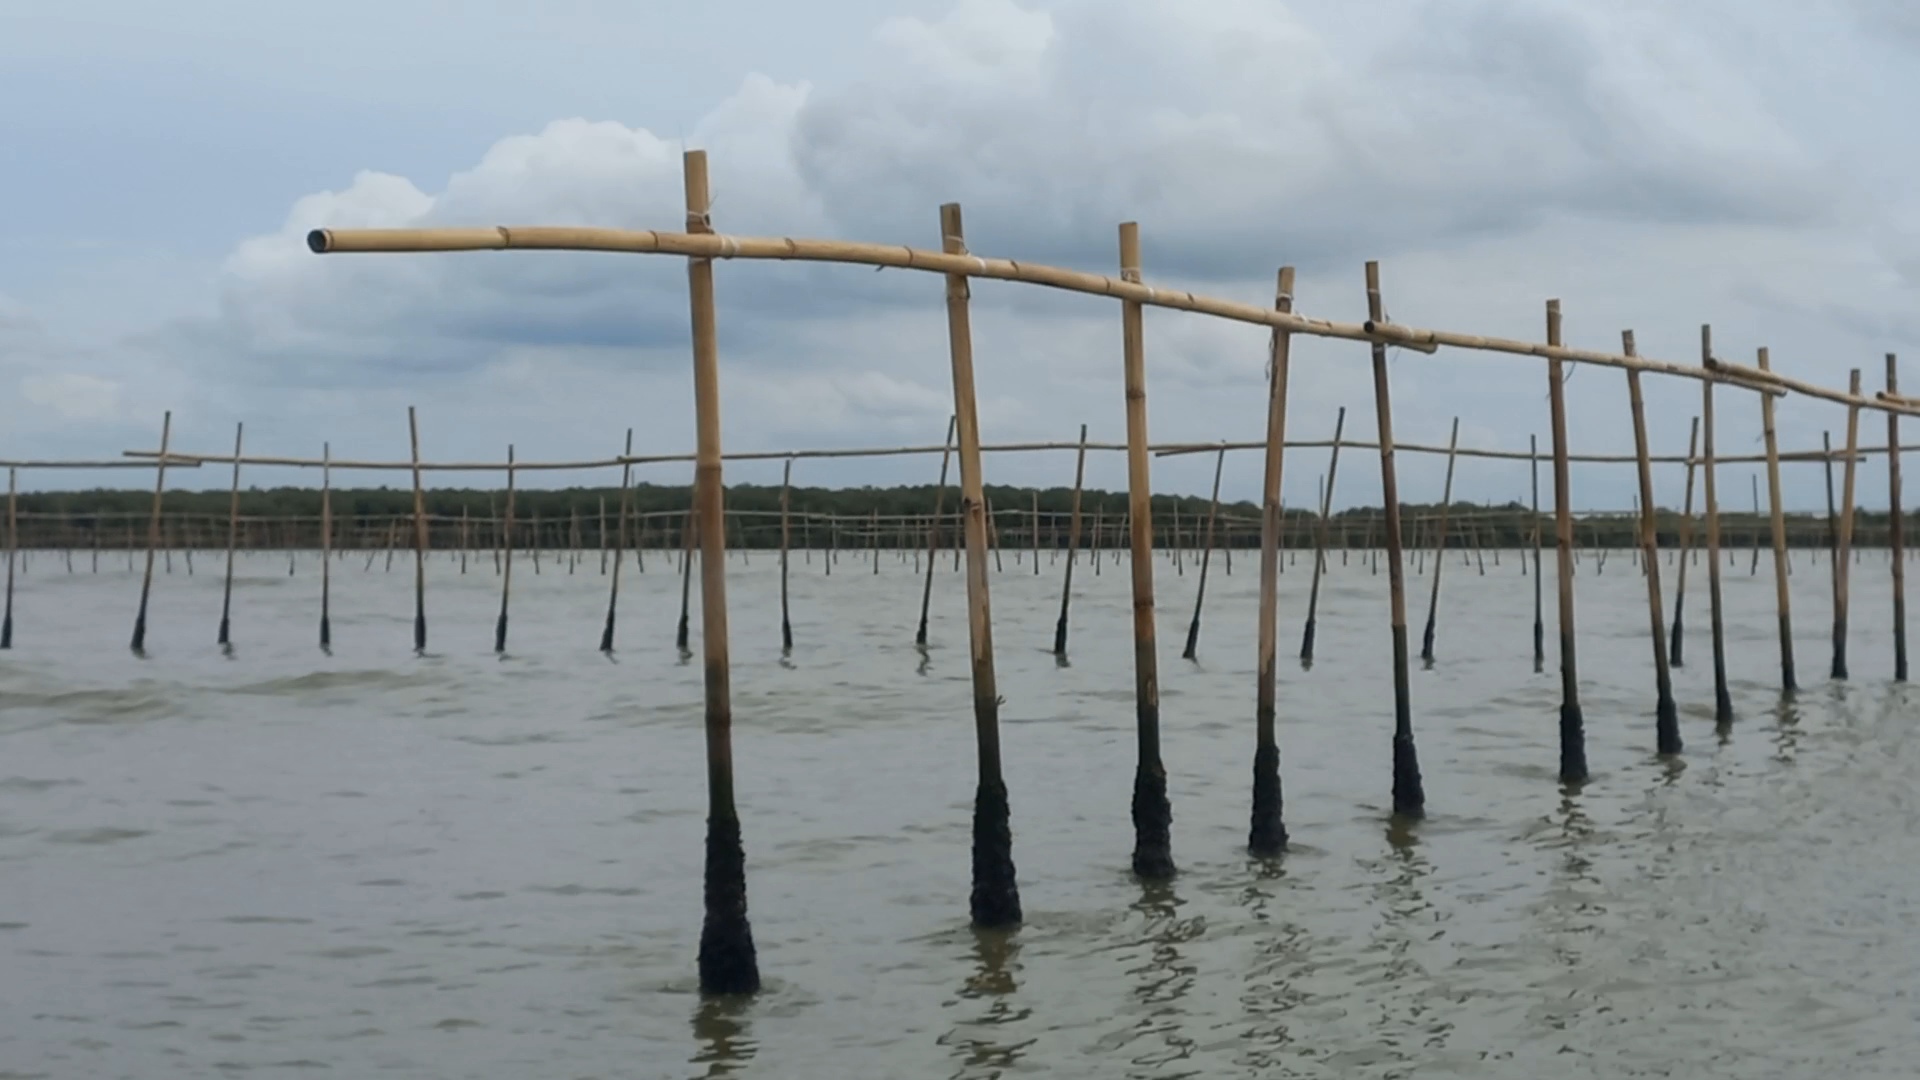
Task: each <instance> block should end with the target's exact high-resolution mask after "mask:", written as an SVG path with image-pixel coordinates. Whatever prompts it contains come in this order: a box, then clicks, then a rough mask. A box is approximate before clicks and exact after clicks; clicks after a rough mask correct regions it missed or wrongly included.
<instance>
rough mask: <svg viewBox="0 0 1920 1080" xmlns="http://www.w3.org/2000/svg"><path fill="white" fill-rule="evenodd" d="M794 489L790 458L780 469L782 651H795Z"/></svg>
mask: <svg viewBox="0 0 1920 1080" xmlns="http://www.w3.org/2000/svg"><path fill="white" fill-rule="evenodd" d="M792 490H793V459H792V458H788V459H787V464H786V467H785V468H784V469H782V470H781V471H780V651H781V652H782V653H789V652H792V651H793V624H792V623H791V622H790V621H788V619H787V546H788V544H789V543H790V542H791V533H790V532H789V530H788V526H787V511H788V507H789V505H790V502H789V500H790V497H791V493H792ZM877 565H878V564H876V568H877Z"/></svg>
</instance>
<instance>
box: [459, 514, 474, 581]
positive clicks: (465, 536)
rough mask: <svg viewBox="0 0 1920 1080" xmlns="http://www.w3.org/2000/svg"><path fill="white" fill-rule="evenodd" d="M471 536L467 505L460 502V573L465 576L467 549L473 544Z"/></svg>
mask: <svg viewBox="0 0 1920 1080" xmlns="http://www.w3.org/2000/svg"><path fill="white" fill-rule="evenodd" d="M470 537H471V534H470V533H469V531H468V521H467V505H466V503H464V502H463V503H461V504H460V573H461V576H463V577H464V576H465V575H466V572H467V549H468V548H471V547H472V546H473V541H472V539H471V538H470Z"/></svg>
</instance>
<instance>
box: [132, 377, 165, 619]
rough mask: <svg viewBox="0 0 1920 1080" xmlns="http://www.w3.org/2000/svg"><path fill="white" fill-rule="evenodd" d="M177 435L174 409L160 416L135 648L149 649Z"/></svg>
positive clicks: (135, 617)
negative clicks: (171, 450)
mask: <svg viewBox="0 0 1920 1080" xmlns="http://www.w3.org/2000/svg"><path fill="white" fill-rule="evenodd" d="M172 434H173V410H171V409H169V410H167V412H166V413H165V414H164V415H163V416H162V417H161V419H160V457H159V460H157V461H156V462H155V463H154V468H153V517H152V518H150V519H149V520H148V522H147V571H146V574H145V575H144V576H143V577H142V578H141V579H140V610H139V612H138V613H136V614H135V615H134V617H133V651H134V652H135V653H138V654H141V655H144V654H145V653H146V651H147V597H148V595H149V594H150V593H151V592H152V591H153V552H154V549H155V548H157V547H159V546H160V503H161V497H162V496H163V494H164V493H165V492H166V490H167V486H166V485H167V441H168V439H169V438H171V437H172Z"/></svg>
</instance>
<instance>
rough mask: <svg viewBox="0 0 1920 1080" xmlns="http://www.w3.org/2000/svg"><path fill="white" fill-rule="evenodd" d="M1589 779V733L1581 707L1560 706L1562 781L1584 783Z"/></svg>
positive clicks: (1571, 705)
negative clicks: (1581, 714) (1582, 717)
mask: <svg viewBox="0 0 1920 1080" xmlns="http://www.w3.org/2000/svg"><path fill="white" fill-rule="evenodd" d="M1586 779H1587V732H1586V724H1585V722H1584V721H1583V720H1582V719H1581V716H1580V706H1579V705H1577V704H1563V705H1561V706H1560V781H1561V782H1562V783H1566V784H1579V783H1584V782H1585V781H1586Z"/></svg>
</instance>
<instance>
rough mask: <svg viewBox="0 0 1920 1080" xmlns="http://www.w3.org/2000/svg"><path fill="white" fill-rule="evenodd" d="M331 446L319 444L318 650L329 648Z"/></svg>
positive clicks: (331, 591) (331, 580)
mask: <svg viewBox="0 0 1920 1080" xmlns="http://www.w3.org/2000/svg"><path fill="white" fill-rule="evenodd" d="M332 551H333V444H332V443H321V444H320V648H321V651H323V652H324V651H328V650H331V649H332V648H333V619H332V611H331V605H332V602H333V560H332V559H330V558H328V557H327V556H328V555H329V554H331V553H332Z"/></svg>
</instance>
